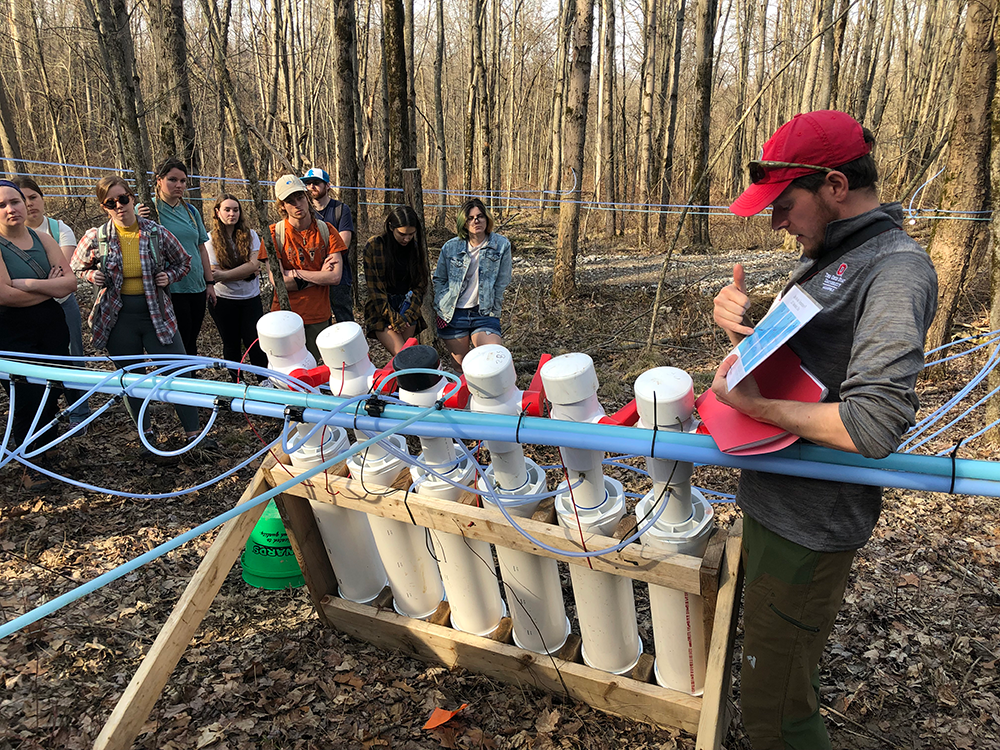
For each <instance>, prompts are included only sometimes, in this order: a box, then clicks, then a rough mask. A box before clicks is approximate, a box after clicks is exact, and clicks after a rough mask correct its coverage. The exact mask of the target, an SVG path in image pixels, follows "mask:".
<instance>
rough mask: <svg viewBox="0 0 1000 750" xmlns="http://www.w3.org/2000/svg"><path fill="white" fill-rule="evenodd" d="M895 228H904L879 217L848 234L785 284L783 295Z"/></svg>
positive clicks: (900, 229)
mask: <svg viewBox="0 0 1000 750" xmlns="http://www.w3.org/2000/svg"><path fill="white" fill-rule="evenodd" d="M893 229H897V230H899V231H902V230H903V228H902V227H901V226H899V225H898V224H896V223H895V222H894V221H891V220H889V219H879V220H878V221H876V222H873V223H871V224H869V225H868V226H867V227H865V228H864V229H859V230H858V231H857V232H855V233H854V234H851V235H848V236H847V237H845V238H844V240H843V242H841V243H840V245H839V246H837V247H836V248H834V249H832V250H830V251H829V252H827V253H826V254H825V255H822V256H821V257H819V258H817V259H816V260H815V261H813V264H812V265H811V266H809V268H808V270H806V272H805V273H804V274H802V276H800V277H799V278H798V279H795V280H794V281H789V282H788V283H787V284H785V288H784V290H782V292H781V294H782V296H784V295H785V294H787V293H788V290H789V289H791V288H792V287H793V286H794V285H795V284H803V283H805V282H806V281H809V279H811V278H812V277H814V276H815V275H816V274H818V273H819V272H820V271H822V270H823V269H824V268H826V267H827V266H830V265H832V264H833V263H836V262H837V261H838V260H840V259H841V258H842V257H843V256H845V255H847V254H848V253H849V252H851V251H852V250H856V249H858V248H859V247H861V246H862V245H863V244H865V243H866V242H868V240H870V239H872V238H873V237H877V236H878V235H880V234H883V233H885V232H889V231H892V230H893Z"/></svg>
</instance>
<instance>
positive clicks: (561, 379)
mask: <svg viewBox="0 0 1000 750" xmlns="http://www.w3.org/2000/svg"><path fill="white" fill-rule="evenodd" d="M542 383H543V384H544V385H545V396H546V398H548V400H549V401H551V402H552V403H553V404H576V403H579V402H580V401H584V400H585V399H588V398H592V397H593V396H596V395H597V387H598V383H597V372H596V371H595V370H594V360H592V359H591V358H590V357H589V356H588V355H586V354H581V353H572V354H561V355H559V356H558V357H554V358H553V359H550V360H549V361H548V362H546V363H545V364H544V365H542Z"/></svg>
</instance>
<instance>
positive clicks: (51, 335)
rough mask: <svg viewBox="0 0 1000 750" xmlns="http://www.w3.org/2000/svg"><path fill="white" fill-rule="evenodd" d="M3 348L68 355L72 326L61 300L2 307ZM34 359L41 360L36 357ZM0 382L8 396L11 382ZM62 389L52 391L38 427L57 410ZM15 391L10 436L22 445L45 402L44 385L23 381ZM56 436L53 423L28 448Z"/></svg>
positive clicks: (0, 332)
mask: <svg viewBox="0 0 1000 750" xmlns="http://www.w3.org/2000/svg"><path fill="white" fill-rule="evenodd" d="M0 350H2V351H8V352H24V353H26V354H52V355H56V356H63V357H65V356H66V353H67V352H68V351H69V328H67V327H66V316H65V315H63V311H62V308H61V307H59V303H58V302H56V301H55V300H54V299H49V300H45V301H44V302H42V303H40V304H37V305H32V306H31V307H0ZM31 361H33V362H35V363H37V362H39V360H37V359H33V360H31ZM56 364H65V363H56ZM0 384H2V385H3V389H4V390H5V391H6V392H7V393H8V395H9V394H10V387H11V386H10V381H8V380H0ZM60 390H61V389H60V388H53V389H51V390H50V391H49V394H48V396H47V397H46V398H45V404H44V406H42V413H41V416H39V418H38V423H37V425H36V426H35V429H39V428H41V427H43V426H44V425H46V424H47V423H48V422H49V421H50V420H51V419H52V418H53V417H54V416H55V415H56V413H57V412H58V410H59V407H58V405H57V399H58V397H59V392H60ZM14 391H15V392H14V418H13V424H12V426H11V435H12V436H13V438H14V441H15V442H17V443H18V444H20V443H22V442H24V439H25V438H26V437H27V435H28V430H29V429H30V428H31V422H32V421H33V420H34V418H35V413H36V412H37V411H38V407H39V405H41V404H42V397H43V396H44V395H45V386H44V385H37V384H35V383H26V382H23V381H22V382H19V383H15V384H14ZM0 429H2V426H0ZM0 434H2V433H0ZM57 435H58V430H57V429H56V428H55V427H54V426H53V427H51V428H49V429H48V430H46V431H45V432H43V433H41V434H40V435H39V436H38V437H37V438H35V440H33V441H32V443H31V445H29V446H28V449H29V450H33V449H35V448H39V447H41V446H43V445H45V444H46V443H48V442H49V441H51V440H54V439H55V438H56V436H57Z"/></svg>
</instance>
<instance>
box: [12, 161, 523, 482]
mask: <svg viewBox="0 0 1000 750" xmlns="http://www.w3.org/2000/svg"><path fill="white" fill-rule="evenodd" d="M187 181H188V172H187V168H186V167H185V165H184V164H183V163H182V162H181V161H179V160H177V159H173V158H171V159H167V160H165V161H164V162H163V163H162V164H160V165H159V167H158V168H157V170H156V173H155V200H154V203H155V209H156V215H157V221H153V220H152V219H151V218H150V216H151V211H150V207H148V206H142V205H141V204H139V203H138V202H137V198H136V195H135V193H134V192H133V191H132V189H131V188H130V186H129V184H128V183H127V182H126V181H125V180H124V179H123V178H121V177H118V176H108V177H104V178H102V179H101V180H100V181H99V182H98V183H97V186H96V190H95V192H96V196H97V201H98V204H99V205H100V207H101V210H102V211H103V212H104V213H105V215H106V216H107V222H105V223H103V224H102V225H100V226H97V227H94V228H92V229H90V230H88V231H87V232H86V233H85V234H84V236H83V237H82V238H81V239H80V241H79V242H77V241H76V237H75V236H74V234H73V231H72V230H71V229H70V228H69V227H68V226H67V225H66V224H65V223H63V222H61V221H56V220H54V219H51V218H49V217H47V216H46V215H45V203H44V195H43V192H42V190H41V188H40V187H39V186H38V184H37V183H35V182H34V181H33V180H31V179H30V178H26V177H18V178H16V179H15V180H13V181H9V180H0V253H2V262H0V350H2V351H8V352H22V353H30V354H36V355H46V356H51V357H60V356H65V355H66V354H67V353H69V354H70V355H73V356H82V354H83V338H82V318H81V313H80V308H79V304H78V303H77V300H76V295H75V292H76V290H77V278H79V279H80V280H82V281H86V282H89V283H91V284H93V285H94V286H95V287H97V289H98V292H97V295H96V298H95V301H94V306H93V309H92V310H91V313H90V317H89V323H90V326H91V329H92V336H93V348H94V349H95V350H97V351H101V350H106V351H107V353H108V355H109V356H110V357H111V358H112V360H113V361H114V362H115V363H116V364H117V365H118V366H128V365H131V364H135V363H138V362H140V361H141V360H142V356H143V355H145V354H190V355H197V353H198V335H199V333H200V331H201V326H202V323H203V321H204V317H205V312H206V310H207V311H208V312H209V314H210V315H211V317H212V319H213V320H214V322H215V324H216V326H217V328H218V330H219V335H220V338H221V339H222V345H223V357H224V358H225V359H227V360H230V361H236V362H239V361H243V360H244V359H245V358H246V359H249V361H250V362H251V363H252V364H254V365H259V366H266V364H267V359H266V357H265V356H264V354H263V352H262V351H261V350H260V348H259V347H258V346H257V345H256V343H255V341H256V338H257V333H256V324H257V321H258V320H259V319H260V317H261V315H262V314H263V308H262V305H261V296H260V279H259V271H260V262H261V261H265V262H266V252H265V251H264V249H263V247H262V243H261V239H260V237H259V236H258V235H257V233H256V232H254V231H253V230H252V229H250V228H249V227H248V226H247V224H246V221H245V219H244V216H243V211H242V206H241V204H240V201H239V200H238V199H237V198H236V197H235V196H233V195H231V194H228V193H224V194H223V195H221V196H219V197H218V198H217V199H216V201H215V202H214V204H213V206H212V216H211V220H210V223H211V231H209V230H208V229H207V228H206V226H205V223H204V222H203V220H202V218H201V214H200V213H199V211H197V210H196V209H195V208H194V207H193V206H191V205H190V204H189V203H187V202H186V201H185V200H184V192H185V191H186V189H187ZM328 193H329V177H328V175H327V173H326V172H324V171H323V170H321V169H310V170H309V172H307V173H306V175H305V176H304V177H303V178H299V177H297V176H294V175H285V176H283V177H281V178H279V179H278V181H277V182H276V184H275V197H276V205H277V208H278V211H279V213H280V214H281V219H280V221H278V222H277V223H276V224H274V225H272V226H271V227H270V231H271V238H272V241H273V242H274V246H275V248H276V251H277V255H278V258H279V261H280V264H281V273H282V276H283V280H284V282H285V287H286V289H287V290H288V293H289V301H290V303H291V308H292V311H293V312H296V313H298V314H299V315H300V316H301V317H302V318H303V322H304V324H305V328H306V334H307V345H308V346H309V348H310V350H311V351H312V352H313V354H314V355H315V356H316V358H317V361H319V359H320V357H319V352H318V350H317V348H316V344H315V341H316V336H317V335H318V333H319V332H320V331H321V330H322V329H323V328H326V327H327V326H328V325H330V323H331V315H332V316H333V317H334V318H335V319H336V320H337V321H338V322H340V321H342V320H351V319H353V314H352V311H351V289H350V281H349V280H350V276H351V274H350V273H346V272H345V270H344V269H345V263H346V260H347V257H346V250H347V247H348V246H349V244H350V241H351V236H352V234H353V230H354V227H353V224H352V220H351V216H350V210H349V209H348V208H347V206H346V205H344V204H342V203H340V202H339V201H335V200H332V199H331V197H330V196H329V194H328ZM456 229H457V233H458V236H457V237H455V238H453V239H451V240H449V241H447V242H445V243H444V245H443V246H442V248H441V253H440V256H439V258H438V262H437V266H436V268H435V270H434V272H433V274H432V277H431V278H428V267H429V266H428V259H427V258H428V255H427V243H426V237H425V234H424V229H423V226H422V224H421V221H420V219H419V217H418V216H417V213H416V212H415V211H414V210H413V209H412V208H411V207H409V206H398V207H396V208H394V209H393V210H392V211H390V213H389V215H388V216H387V217H386V219H385V225H384V232H383V233H382V234H380V235H378V236H375V237H372V238H371V239H370V240H369V241H368V243H367V244H366V245H365V248H364V252H363V256H362V257H363V260H362V262H363V268H364V275H365V282H366V284H367V288H368V299H367V301H366V302H365V306H364V322H365V328H366V331H367V334H368V335H369V336H371V337H375V338H377V339H378V340H379V341H380V342H381V343H382V344H383V346H384V347H385V348H386V349H387V350H388V351H389V354H390V355H391V356H394V355H395V354H396V353H397V352H398V351H399V349H400V348H401V347H402V346H403V344H404V343H405V341H406V340H407V339H408V338H410V337H413V336H416V335H418V334H419V333H420V332H421V331H422V330H425V329H426V328H427V321H425V320H424V317H423V313H422V310H421V308H422V306H423V301H424V297H425V296H426V294H427V293H428V290H429V287H430V284H431V282H433V294H434V298H433V300H434V304H433V309H434V314H435V323H436V326H437V334H438V337H439V338H441V339H442V341H443V342H444V344H445V346H446V347H447V349H448V351H449V352H450V353H451V355H452V357H453V358H454V360H455V363H456V364H458V365H461V362H462V358H463V357H464V355H465V354H467V353H468V352H469V351H470V349H471V348H472V347H474V346H481V345H484V344H491V343H501V329H500V309H501V305H502V302H503V294H504V290H505V288H506V287H507V285H508V284H509V283H510V279H511V245H510V242H509V241H508V240H507V239H506V238H505V237H503V236H502V235H500V234H499V233H497V232H495V231H494V219H493V217H492V215H491V214H490V212H489V210H488V209H487V208H486V206H485V205H484V204H483V202H482V201H481V200H479V199H478V198H474V199H472V200H469V201H467V202H466V203H465V204H464V205H463V206H462V207H461V209H460V211H459V213H458V217H457V221H456ZM272 282H273V278H272ZM277 306H278V301H277V299H275V300H274V306H273V308H272V309H278V307H277ZM233 377H234V378H235V377H236V374H235V372H234V373H233ZM2 384H3V387H4V388H5V389H7V390H8V391H9V381H7V380H3V381H2ZM80 396H82V394H74V393H72V392H70V393H68V394H67V399H68V400H69V401H71V402H72V401H78V402H79V403H78V404H77V405H76V407H75V408H73V409H72V410H71V411H70V415H69V417H70V424H71V426H73V425H79V424H80V423H82V422H83V421H84V420H86V419H87V417H88V416H89V415H90V411H89V407H88V404H87V402H86V400H85V399H82V398H80ZM16 399H17V401H16V404H15V405H14V414H13V425H12V431H11V432H12V437H13V440H14V442H15V443H16V444H21V443H23V442H24V440H25V438H26V436H27V434H28V431H29V430H30V428H31V424H32V421H33V420H34V418H35V414H36V412H37V411H38V410H39V407H40V406H41V407H42V410H41V415H40V416H39V421H38V424H39V425H44V424H47V423H48V422H50V421H51V420H52V418H53V417H54V416H55V414H56V413H57V403H56V402H57V394H56V393H54V392H51V391H49V392H48V393H47V395H46V390H45V388H44V386H41V385H34V384H23V386H19V387H18V388H17V392H16ZM43 399H44V400H45V403H44V404H43V403H42V401H43ZM140 406H141V402H140V401H139V400H138V399H133V398H128V399H126V407H127V409H128V412H129V414H130V416H131V417H132V419H133V420H134V421H135V422H136V424H139V413H140V411H139V410H140ZM175 409H176V412H177V415H178V417H179V419H180V421H181V424H182V425H183V427H184V431H185V433H186V437H187V439H188V440H193V439H195V438H196V437H197V436H198V434H199V418H198V413H197V410H196V409H195V408H194V407H191V406H183V405H176V406H175ZM141 429H142V430H143V431H144V432H145V433H146V437H147V439H148V440H151V441H155V436H154V435H153V431H152V428H151V425H150V422H149V415H148V412H146V415H145V417H144V419H143V422H142V424H141ZM54 436H55V433H54V432H53V431H52V430H48V431H46V432H45V433H44V434H41V435H39V437H38V438H37V439H36V440H34V441H33V442H32V445H31V446H28V448H29V449H34V448H36V447H38V446H41V445H44V444H46V443H47V442H49V441H50V440H51V439H52V438H54ZM38 481H40V482H43V483H44V480H43V479H42V478H40V477H39V478H38Z"/></svg>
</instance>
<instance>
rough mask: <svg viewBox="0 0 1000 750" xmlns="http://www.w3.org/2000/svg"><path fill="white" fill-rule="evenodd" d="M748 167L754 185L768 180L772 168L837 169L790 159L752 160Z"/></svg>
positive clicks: (828, 170) (830, 170)
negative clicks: (800, 162) (799, 162)
mask: <svg viewBox="0 0 1000 750" xmlns="http://www.w3.org/2000/svg"><path fill="white" fill-rule="evenodd" d="M748 167H749V169H750V182H751V183H752V184H754V185H759V184H760V183H762V182H767V175H768V173H769V172H770V171H771V170H772V169H812V170H814V171H816V172H823V173H826V174H828V173H830V172H835V171H836V170H835V169H831V168H830V167H820V166H817V165H816V164H796V163H794V162H790V161H760V160H755V161H752V162H750V164H749V165H748Z"/></svg>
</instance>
